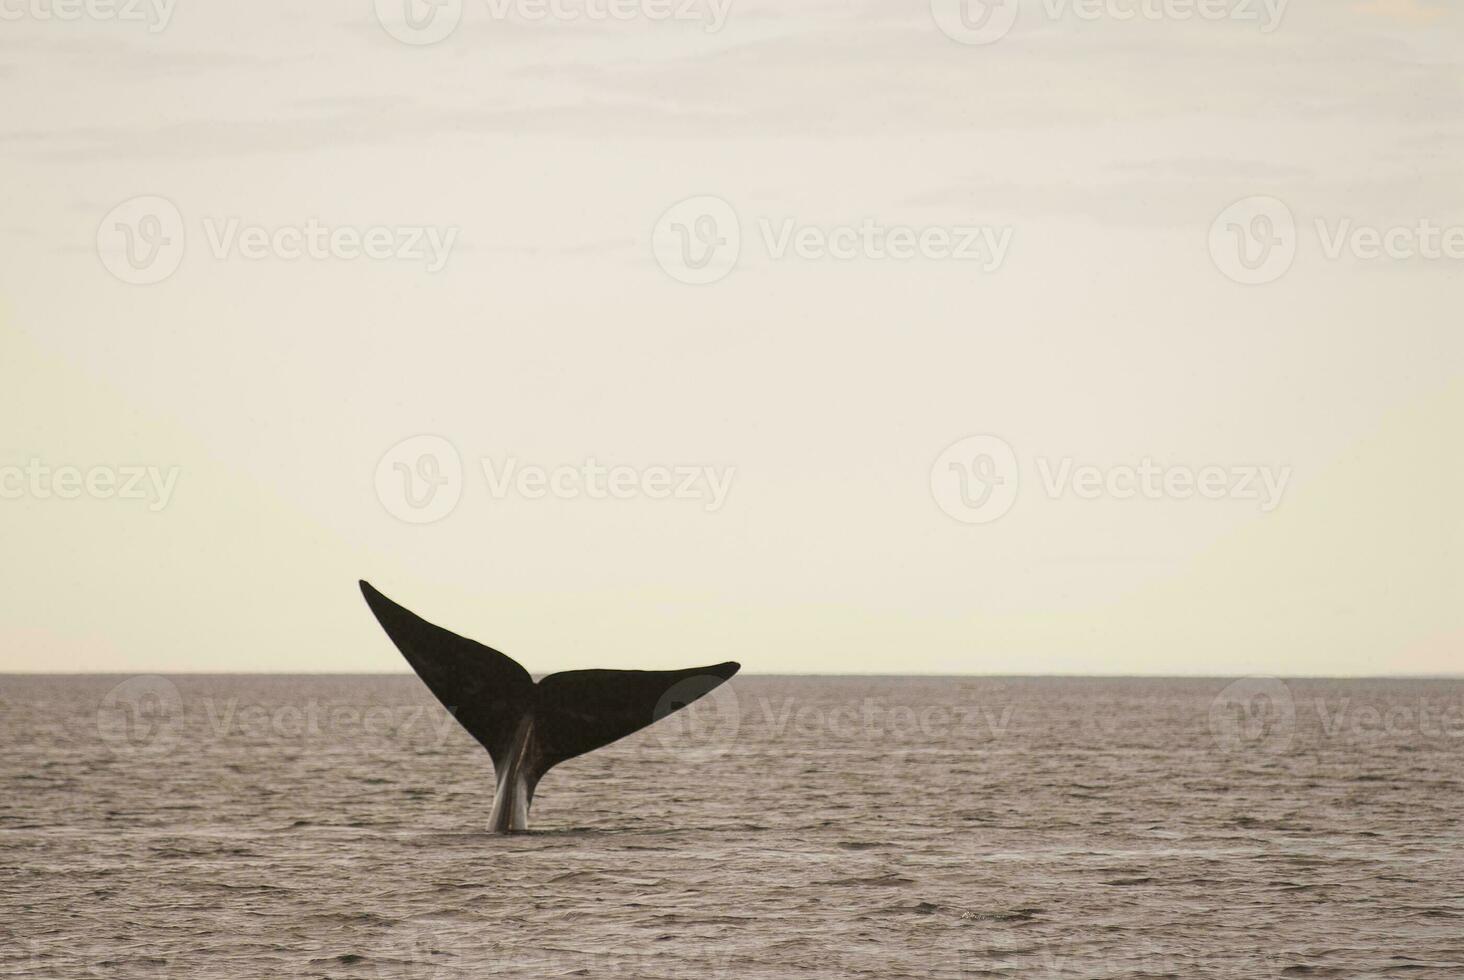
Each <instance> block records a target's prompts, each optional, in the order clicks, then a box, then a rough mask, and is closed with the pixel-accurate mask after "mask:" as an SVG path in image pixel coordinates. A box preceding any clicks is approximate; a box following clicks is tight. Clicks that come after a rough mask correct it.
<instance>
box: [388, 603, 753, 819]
mask: <svg viewBox="0 0 1464 980" xmlns="http://www.w3.org/2000/svg"><path fill="white" fill-rule="evenodd" d="M361 594H362V595H363V596H365V597H366V604H367V605H368V606H370V607H371V611H372V612H373V613H374V614H375V615H376V619H377V621H378V622H379V623H381V626H382V628H383V629H384V630H386V635H387V636H389V637H390V638H391V641H392V642H393V643H395V644H396V646H397V649H398V650H400V651H401V652H402V656H404V657H405V658H406V659H407V663H409V664H411V665H412V669H413V670H415V671H416V672H417V675H418V676H419V677H421V678H422V680H423V681H424V682H425V683H426V684H427V687H428V689H429V690H431V691H432V693H433V695H434V696H436V698H437V700H439V701H441V702H442V703H443V705H444V706H445V707H446V708H447V709H448V710H449V711H450V712H452V713H453V716H454V717H455V718H457V720H458V722H459V723H460V724H461V725H462V726H463V727H464V728H465V729H467V731H468V733H469V734H470V735H472V736H473V737H474V738H475V739H477V740H478V741H479V743H481V744H482V746H483V747H484V748H485V749H487V750H488V754H489V755H490V756H491V757H492V759H493V769H494V772H495V773H496V776H497V784H498V790H497V792H496V793H495V794H494V798H493V812H492V814H491V815H490V817H489V824H490V829H492V830H494V831H498V832H509V831H516V830H526V829H528V811H529V805H530V804H531V803H532V802H533V797H534V789H535V787H536V786H537V785H538V783H539V780H540V778H541V777H543V775H544V773H546V772H548V771H549V770H550V769H551V768H553V767H554V766H556V765H558V764H559V763H561V762H564V761H565V760H566V759H573V758H574V757H575V756H577V755H583V754H584V753H586V752H589V751H590V750H592V749H597V748H599V747H600V746H602V745H609V744H610V743H611V742H614V741H617V740H618V739H622V738H624V737H625V736H627V735H630V734H632V733H633V732H638V731H640V730H641V729H642V728H645V727H646V726H647V725H649V724H651V723H653V722H655V721H658V720H660V719H661V718H664V717H665V716H666V715H668V714H671V713H672V712H673V711H677V710H679V709H680V708H683V707H685V706H686V705H688V704H690V703H691V702H693V701H695V700H697V699H698V698H700V697H702V696H703V695H705V694H707V693H709V692H711V691H712V690H713V689H715V688H716V687H718V686H719V685H720V684H722V683H723V682H724V681H726V680H727V679H728V678H730V677H731V676H732V675H733V674H735V673H737V671H738V669H739V668H740V666H741V665H740V664H738V663H736V662H734V661H730V660H729V661H727V662H725V663H720V664H713V665H711V666H708V667H689V668H687V669H685V670H568V671H564V672H562V673H558V674H550V675H549V676H547V677H545V678H543V679H542V680H540V681H539V682H538V683H537V684H536V683H534V679H533V678H532V677H530V676H529V672H528V671H526V670H524V668H523V667H522V666H521V665H520V664H519V663H518V662H517V661H515V660H513V659H512V658H511V657H508V656H507V655H505V654H503V653H500V652H499V651H497V650H494V649H493V648H492V647H488V646H484V645H483V644H481V643H478V642H476V641H474V640H470V639H467V638H466V637H462V636H458V635H457V634H456V633H453V632H450V631H449V630H445V629H443V628H442V627H441V626H436V625H433V624H432V623H429V622H427V620H425V619H423V618H422V617H420V616H418V615H417V614H416V613H413V612H412V611H411V610H409V609H406V608H405V607H403V606H399V605H397V604H396V603H395V602H392V601H391V600H390V599H388V598H387V597H386V596H384V595H382V594H381V593H380V592H378V591H376V589H374V588H373V587H372V586H371V584H370V583H369V582H366V581H364V580H363V581H362V582H361Z"/></svg>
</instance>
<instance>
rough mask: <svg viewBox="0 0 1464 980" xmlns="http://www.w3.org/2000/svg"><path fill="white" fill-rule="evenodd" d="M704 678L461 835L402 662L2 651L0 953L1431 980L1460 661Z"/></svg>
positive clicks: (642, 971)
mask: <svg viewBox="0 0 1464 980" xmlns="http://www.w3.org/2000/svg"><path fill="white" fill-rule="evenodd" d="M723 690H724V691H726V692H729V693H727V694H726V695H725V696H723V697H721V698H713V699H709V701H708V702H703V703H702V704H701V705H699V706H694V707H693V708H692V709H689V710H688V711H687V712H683V713H682V715H678V716H673V717H672V718H669V719H666V720H664V721H662V722H661V723H659V724H658V725H656V726H654V727H652V728H651V729H648V730H645V731H643V732H641V733H639V734H637V735H635V736H632V737H631V738H629V739H625V740H623V741H622V742H620V743H617V744H616V745H613V746H610V747H608V748H605V749H602V750H599V751H597V752H594V753H591V754H589V755H587V756H584V757H581V758H579V759H576V760H573V761H571V762H569V763H566V764H564V765H563V766H561V767H559V768H558V769H556V770H554V771H553V772H551V773H550V774H549V775H548V776H547V777H546V778H545V780H544V782H543V783H541V784H540V787H539V791H538V795H537V798H536V800H535V804H534V809H533V812H532V815H531V825H532V826H533V827H534V828H535V832H533V833H531V834H528V835H523V836H513V837H495V836H492V835H489V834H486V833H484V831H483V828H484V826H485V824H486V819H487V814H488V811H489V807H490V805H491V801H492V793H493V782H492V777H491V774H492V768H491V764H490V761H489V759H488V757H487V754H486V753H484V752H483V751H482V749H480V748H479V747H478V746H477V744H476V743H475V742H473V741H472V740H471V739H470V738H469V737H468V736H467V735H466V734H465V733H463V732H462V731H461V730H459V729H458V728H457V726H456V724H455V722H453V721H452V719H451V717H450V716H449V715H448V714H447V713H446V712H445V711H444V710H443V709H442V708H440V707H438V706H437V705H436V703H435V702H433V701H432V700H431V697H430V695H428V694H427V693H426V691H425V689H424V688H423V687H422V686H421V685H420V683H419V682H418V681H417V680H416V679H415V678H414V677H411V676H400V677H395V676H393V677H231V676H183V677H174V678H137V679H128V678H124V677H64V678H63V677H49V678H48V677H14V676H11V677H0V733H3V738H4V746H5V752H4V755H3V758H0V781H3V788H4V793H3V796H0V976H6V977H37V978H39V977H65V978H74V977H93V976H96V977H160V976H164V977H180V978H181V977H187V978H214V977H229V978H240V977H279V976H314V977H378V978H379V977H407V978H426V977H441V978H447V977H536V978H539V977H601V976H610V977H635V978H647V980H649V978H662V977H688V978H689V977H696V978H721V977H726V978H734V977H735V978H738V980H755V978H763V977H808V978H835V977H838V978H845V977H860V976H863V977H870V978H881V980H883V978H902V977H919V978H958V977H960V978H968V977H1031V978H1034V980H1035V978H1047V977H1073V978H1080V977H1084V978H1086V977H1096V978H1109V977H1113V978H1118V977H1129V978H1140V977H1181V978H1186V980H1197V978H1210V977H1215V978H1220V977H1223V978H1251V977H1349V978H1351V977H1391V976H1397V977H1409V978H1418V980H1424V978H1433V977H1440V978H1442V977H1450V978H1458V977H1461V976H1464V856H1461V847H1460V844H1461V834H1460V827H1461V823H1460V812H1461V802H1464V798H1461V787H1464V681H1345V682H1344V681H1314V680H1308V681H1287V682H1282V681H1278V680H1250V681H1242V682H1239V683H1232V682H1230V681H1226V680H1168V679H1151V680H1130V679H1114V680H1097V679H1055V678H1046V679H1022V678H1014V679H995V678H980V679H938V678H920V679H899V678H787V677H740V678H738V679H736V680H735V681H734V682H733V683H732V684H731V685H729V686H728V687H727V688H724V689H723Z"/></svg>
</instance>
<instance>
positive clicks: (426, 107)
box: [0, 0, 1464, 676]
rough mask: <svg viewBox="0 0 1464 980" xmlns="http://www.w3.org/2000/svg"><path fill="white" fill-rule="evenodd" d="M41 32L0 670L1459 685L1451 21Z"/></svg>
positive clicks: (905, 14)
mask: <svg viewBox="0 0 1464 980" xmlns="http://www.w3.org/2000/svg"><path fill="white" fill-rule="evenodd" d="M54 2H55V0H0V17H3V18H4V19H5V20H6V23H5V24H4V27H3V30H0V79H3V84H4V86H5V89H6V92H7V95H6V98H5V99H4V101H3V103H0V144H3V148H4V149H3V153H0V181H3V184H4V186H5V188H6V189H7V192H8V193H7V201H6V207H5V210H4V212H3V214H0V379H3V384H0V418H3V419H4V420H5V421H4V423H3V426H0V542H3V547H4V554H5V555H6V557H7V558H8V559H9V560H8V561H5V562H3V563H0V588H3V590H4V593H5V595H6V601H5V602H4V603H3V604H0V671H108V672H113V671H115V672H122V673H137V672H150V671H158V672H182V671H395V670H402V669H404V666H405V665H404V664H403V662H402V661H401V659H400V657H399V656H398V654H397V653H396V652H395V650H394V649H393V648H392V647H391V645H390V643H389V642H388V641H387V640H386V638H385V636H384V635H383V634H382V633H381V631H380V629H379V627H378V626H377V625H376V623H375V622H374V620H373V619H372V618H371V616H370V615H369V613H368V611H367V609H366V607H365V605H364V603H363V602H362V601H361V598H360V595H359V592H358V590H357V585H356V583H357V580H358V579H362V578H365V579H369V580H370V581H371V582H372V583H373V584H374V585H375V586H376V587H378V588H379V589H381V590H382V591H383V592H385V593H386V594H387V595H389V596H391V597H392V598H394V599H396V600H397V601H399V602H401V603H402V604H404V605H406V606H408V607H409V608H412V609H414V610H415V611H417V612H418V613H420V614H421V615H423V616H425V617H426V618H428V619H430V620H432V621H434V622H437V623H439V624H441V625H444V626H447V627H448V628H450V629H453V630H455V631H457V632H460V633H463V634H465V635H468V636H472V637H474V638H475V639H478V640H481V641H483V642H485V643H488V644H490V645H492V646H494V647H496V648H498V649H501V650H503V651H505V652H507V653H509V654H510V655H511V656H513V657H515V658H516V659H518V660H520V661H521V662H523V663H524V664H525V665H526V666H527V667H528V668H529V669H530V670H533V671H536V672H537V671H550V670H558V669H565V668H574V667H647V668H651V667H682V666H689V665H694V664H703V663H715V662H718V661H722V660H728V659H735V660H739V661H741V662H742V663H743V665H744V670H745V671H748V672H753V673H951V674H961V673H978V674H1038V673H1083V674H1203V675H1218V676H1227V675H1237V676H1238V675H1247V674H1262V675H1303V674H1321V675H1359V674H1364V675H1365V674H1387V673H1402V674H1427V673H1444V672H1457V671H1459V670H1460V665H1461V664H1464V656H1461V654H1464V614H1461V609H1464V603H1461V601H1460V600H1461V597H1464V556H1461V548H1460V546H1461V544H1464V518H1461V511H1460V507H1459V502H1460V500H1461V499H1464V468H1461V464H1460V462H1459V447H1460V445H1461V444H1464V440H1461V435H1464V342H1461V340H1460V326H1459V322H1458V309H1459V300H1460V298H1461V287H1464V280H1461V269H1464V184H1461V182H1460V179H1459V161H1460V160H1461V159H1464V73H1461V72H1460V71H1459V64H1460V60H1461V57H1464V43H1461V42H1464V36H1461V28H1460V15H1459V11H1458V9H1457V8H1454V7H1446V6H1444V5H1443V4H1441V3H1437V4H1435V3H1428V2H1425V0H1370V2H1366V3H1357V4H1348V3H1345V2H1341V3H1338V2H1328V3H1316V2H1305V3H1304V2H1301V0H1295V2H1292V3H1289V4H1281V3H1279V2H1277V0H1272V2H1270V3H1267V2H1263V0H1204V2H1203V3H1199V4H1198V5H1197V4H1196V3H1194V2H1186V0H1106V2H1103V3H1094V2H1092V0H1037V2H1027V0H1020V2H1018V0H1006V4H1005V5H998V4H996V3H994V2H993V3H992V4H990V5H989V6H986V7H983V6H982V5H981V4H980V3H978V2H977V0H970V2H969V4H968V5H967V6H966V7H964V8H962V7H960V6H959V4H958V3H955V2H947V0H929V2H926V3H919V2H913V0H912V2H909V3H899V4H896V3H891V2H883V3H858V2H845V3H837V4H836V3H820V2H809V3H799V4H787V3H774V2H762V0H732V2H731V3H730V4H726V5H720V4H713V3H712V2H711V0H700V2H689V0H676V2H675V3H674V4H669V5H668V4H665V3H664V2H662V0H615V2H614V3H613V4H612V3H610V2H609V0H557V2H556V3H555V4H554V5H552V6H551V5H549V4H548V3H547V0H546V2H544V3H539V2H537V0H460V2H459V0H442V3H440V4H439V5H437V6H435V7H430V6H427V5H425V3H424V0H411V2H412V3H413V4H415V5H416V6H414V7H413V8H412V9H410V10H406V11H405V12H404V9H403V8H402V6H401V4H402V2H403V0H377V2H376V3H375V6H374V7H373V5H372V3H370V2H353V3H342V2H322V3H316V4H310V5H304V6H302V5H299V4H285V3H283V2H279V0H259V2H255V3H251V4H237V5H220V4H208V5H193V4H190V3H188V2H187V0H180V2H178V3H177V4H176V5H170V4H168V3H166V2H165V0H146V2H141V3H135V4H134V3H132V2H131V0H127V2H126V3H125V4H122V5H121V6H116V5H110V4H109V3H108V0H89V4H85V5H83V4H78V5H75V6H70V7H68V6H66V4H65V3H63V4H62V6H61V8H60V11H59V12H58V9H57V8H56V7H55V6H53V4H54ZM393 4H395V5H396V6H395V7H394V6H393ZM1199 8H1203V9H1204V10H1206V11H1208V12H1209V13H1208V15H1207V16H1204V17H1201V16H1199V15H1197V14H1196V13H1195V11H1196V10H1197V9H1199ZM78 11H79V12H78ZM662 15H666V16H662Z"/></svg>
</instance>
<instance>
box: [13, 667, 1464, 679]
mask: <svg viewBox="0 0 1464 980" xmlns="http://www.w3.org/2000/svg"><path fill="white" fill-rule="evenodd" d="M570 669H571V670H574V669H580V668H570ZM529 673H530V674H531V675H533V676H536V677H545V676H548V674H552V673H561V671H548V672H546V673H540V672H538V671H533V670H531V671H529ZM150 675H157V676H176V677H416V676H417V675H416V674H415V673H414V672H412V671H410V670H0V677H142V676H150ZM738 676H739V677H890V678H942V677H962V678H964V677H971V678H981V677H985V678H1002V677H1016V678H1024V679H1026V678H1048V677H1051V678H1069V679H1077V680H1084V679H1090V680H1226V679H1233V678H1238V677H1275V678H1278V679H1281V680H1338V681H1354V680H1450V681H1457V680H1464V672H1458V673H1452V674H1434V673H1418V674H1407V673H1398V674H1280V673H1277V674H1263V673H1257V672H1254V671H1252V672H1248V673H1228V674H1210V673H1206V674H1163V673H1144V674H1118V673H1115V674H1093V673H1081V672H1071V673H1069V672H1044V673H1030V674H1020V673H984V672H983V673H963V674H952V673H941V672H922V671H916V672H906V673H887V672H883V671H853V672H841V673H828V672H812V671H811V672H770V671H769V672H759V671H748V670H744V671H742V672H741V673H740V674H739V675H738Z"/></svg>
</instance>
